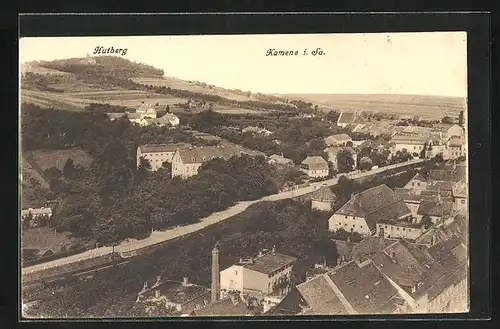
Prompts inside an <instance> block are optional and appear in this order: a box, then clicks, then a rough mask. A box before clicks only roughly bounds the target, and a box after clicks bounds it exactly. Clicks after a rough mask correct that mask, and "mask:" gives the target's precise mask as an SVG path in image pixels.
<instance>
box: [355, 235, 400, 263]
mask: <svg viewBox="0 0 500 329" xmlns="http://www.w3.org/2000/svg"><path fill="white" fill-rule="evenodd" d="M395 242H396V240H394V239H385V238H381V237H375V236H367V237H366V238H364V239H363V240H361V241H360V242H359V243H357V244H356V245H355V246H354V247H353V248H352V252H351V258H352V259H354V260H356V261H357V262H359V263H363V262H365V261H366V260H368V259H370V258H372V257H373V256H374V255H376V254H377V253H378V252H380V251H381V250H384V249H385V248H386V247H388V246H389V245H391V244H393V243H395Z"/></svg>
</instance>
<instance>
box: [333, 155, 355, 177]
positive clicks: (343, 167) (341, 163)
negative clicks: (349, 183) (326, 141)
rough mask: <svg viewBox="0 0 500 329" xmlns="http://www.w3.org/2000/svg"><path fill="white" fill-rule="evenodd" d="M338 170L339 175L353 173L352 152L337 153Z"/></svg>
mask: <svg viewBox="0 0 500 329" xmlns="http://www.w3.org/2000/svg"><path fill="white" fill-rule="evenodd" d="M337 168H338V171H339V173H347V172H351V171H352V170H353V169H354V159H353V157H352V155H351V152H349V151H348V150H342V151H340V152H339V153H337Z"/></svg>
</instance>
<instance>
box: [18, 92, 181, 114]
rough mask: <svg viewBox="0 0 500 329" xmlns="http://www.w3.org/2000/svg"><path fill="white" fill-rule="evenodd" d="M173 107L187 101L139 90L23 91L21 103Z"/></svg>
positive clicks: (69, 107)
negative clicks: (151, 104)
mask: <svg viewBox="0 0 500 329" xmlns="http://www.w3.org/2000/svg"><path fill="white" fill-rule="evenodd" d="M143 101H144V102H146V101H147V102H149V103H153V104H155V103H159V104H161V105H173V104H176V103H184V102H185V101H186V100H185V99H181V98H176V97H172V96H168V95H160V94H154V93H148V92H143V91H137V90H105V91H82V92H70V93H52V92H41V91H34V90H22V91H21V102H26V103H33V104H35V105H38V106H40V107H54V108H57V109H62V110H70V111H82V110H83V109H84V107H85V106H87V105H89V104H91V103H104V104H111V105H119V106H125V107H130V108H131V109H134V108H137V107H139V106H140V105H141V103H142V102H143Z"/></svg>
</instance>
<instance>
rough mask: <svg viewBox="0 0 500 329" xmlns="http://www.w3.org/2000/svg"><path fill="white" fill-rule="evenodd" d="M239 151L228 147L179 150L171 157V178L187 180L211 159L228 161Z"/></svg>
mask: <svg viewBox="0 0 500 329" xmlns="http://www.w3.org/2000/svg"><path fill="white" fill-rule="evenodd" d="M240 154H241V151H240V150H238V149H237V148H236V147H232V146H229V145H217V146H199V147H195V146H193V147H189V148H179V149H178V150H176V152H175V154H174V156H173V157H172V178H174V177H181V178H187V177H191V176H194V175H197V174H198V170H199V169H200V167H201V165H202V164H203V163H205V162H208V161H210V160H213V159H217V158H222V159H225V160H227V159H230V158H231V157H233V156H239V155H240Z"/></svg>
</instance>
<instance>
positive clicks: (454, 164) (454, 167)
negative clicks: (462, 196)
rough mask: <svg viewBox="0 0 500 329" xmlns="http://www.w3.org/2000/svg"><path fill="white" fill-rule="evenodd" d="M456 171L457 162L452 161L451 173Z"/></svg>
mask: <svg viewBox="0 0 500 329" xmlns="http://www.w3.org/2000/svg"><path fill="white" fill-rule="evenodd" d="M455 170H457V161H456V160H453V171H455Z"/></svg>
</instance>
